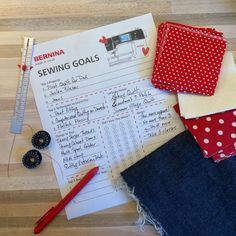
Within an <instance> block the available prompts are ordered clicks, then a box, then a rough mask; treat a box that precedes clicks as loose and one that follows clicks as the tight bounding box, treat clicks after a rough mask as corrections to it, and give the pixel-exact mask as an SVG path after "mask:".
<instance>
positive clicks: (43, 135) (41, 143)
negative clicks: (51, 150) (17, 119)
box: [32, 130, 51, 149]
mask: <svg viewBox="0 0 236 236" xmlns="http://www.w3.org/2000/svg"><path fill="white" fill-rule="evenodd" d="M50 141H51V137H50V134H49V133H48V132H46V131H44V130H40V131H38V132H37V133H35V134H34V135H33V137H32V145H33V146H34V147H35V148H38V149H42V148H45V147H47V146H48V145H49V143H50Z"/></svg>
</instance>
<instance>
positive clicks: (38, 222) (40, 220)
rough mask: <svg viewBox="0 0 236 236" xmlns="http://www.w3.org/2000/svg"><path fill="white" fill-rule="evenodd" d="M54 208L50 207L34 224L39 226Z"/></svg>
mask: <svg viewBox="0 0 236 236" xmlns="http://www.w3.org/2000/svg"><path fill="white" fill-rule="evenodd" d="M54 208H55V207H51V208H50V209H49V210H48V211H47V212H46V213H45V214H44V215H43V216H42V217H41V218H40V219H39V220H38V221H37V222H36V223H35V224H40V223H41V222H42V221H43V220H44V218H45V217H46V216H47V215H49V213H51V212H52V211H53V210H54Z"/></svg>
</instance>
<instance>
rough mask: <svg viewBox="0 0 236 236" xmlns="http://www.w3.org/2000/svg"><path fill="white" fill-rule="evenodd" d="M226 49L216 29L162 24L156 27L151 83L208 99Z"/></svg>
mask: <svg viewBox="0 0 236 236" xmlns="http://www.w3.org/2000/svg"><path fill="white" fill-rule="evenodd" d="M225 48H226V41H225V40H224V38H223V33H221V32H217V31H216V30H215V29H211V28H197V27H191V26H186V25H181V24H177V23H173V22H166V23H162V24H160V25H159V27H158V40H157V50H156V58H155V64H154V70H153V76H152V83H153V85H154V86H155V87H157V88H160V89H163V90H168V91H171V92H189V93H197V94H202V95H208V96H211V95H213V94H214V91H215V87H216V85H217V81H218V78H219V73H220V68H221V64H222V60H223V55H224V52H225Z"/></svg>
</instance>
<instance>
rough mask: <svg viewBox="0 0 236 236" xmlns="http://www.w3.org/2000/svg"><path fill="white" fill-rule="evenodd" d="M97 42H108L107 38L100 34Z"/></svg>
mask: <svg viewBox="0 0 236 236" xmlns="http://www.w3.org/2000/svg"><path fill="white" fill-rule="evenodd" d="M99 42H100V43H103V44H107V43H108V40H107V38H106V37H105V36H102V38H101V39H99Z"/></svg>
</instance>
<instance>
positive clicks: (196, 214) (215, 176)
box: [121, 131, 236, 236]
mask: <svg viewBox="0 0 236 236" xmlns="http://www.w3.org/2000/svg"><path fill="white" fill-rule="evenodd" d="M121 175H122V177H123V179H124V180H125V182H126V183H127V185H128V186H129V187H130V189H133V188H134V194H135V196H136V197H137V198H138V199H139V201H140V204H141V206H142V207H143V209H144V210H145V211H146V212H149V213H151V215H152V216H153V218H154V219H155V220H156V221H158V222H160V223H161V225H162V227H163V228H164V229H165V231H166V232H167V233H168V235H169V236H236V157H232V158H229V159H227V160H225V161H222V162H220V163H218V164H216V163H214V162H213V161H212V160H210V159H205V158H204V157H203V155H202V152H201V150H200V149H199V147H198V145H197V143H196V141H195V140H194V138H193V137H192V135H191V134H190V133H189V132H188V131H184V132H183V133H181V134H179V135H177V136H176V137H174V138H173V139H172V140H170V141H169V142H167V143H166V144H164V145H163V146H162V147H160V148H158V149H157V150H155V151H154V152H152V153H151V154H149V155H148V156H146V157H145V158H143V159H142V160H140V161H138V162H137V163H135V164H134V165H133V166H131V167H129V168H128V169H127V170H125V171H124V172H122V173H121ZM165 235H167V234H165Z"/></svg>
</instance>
